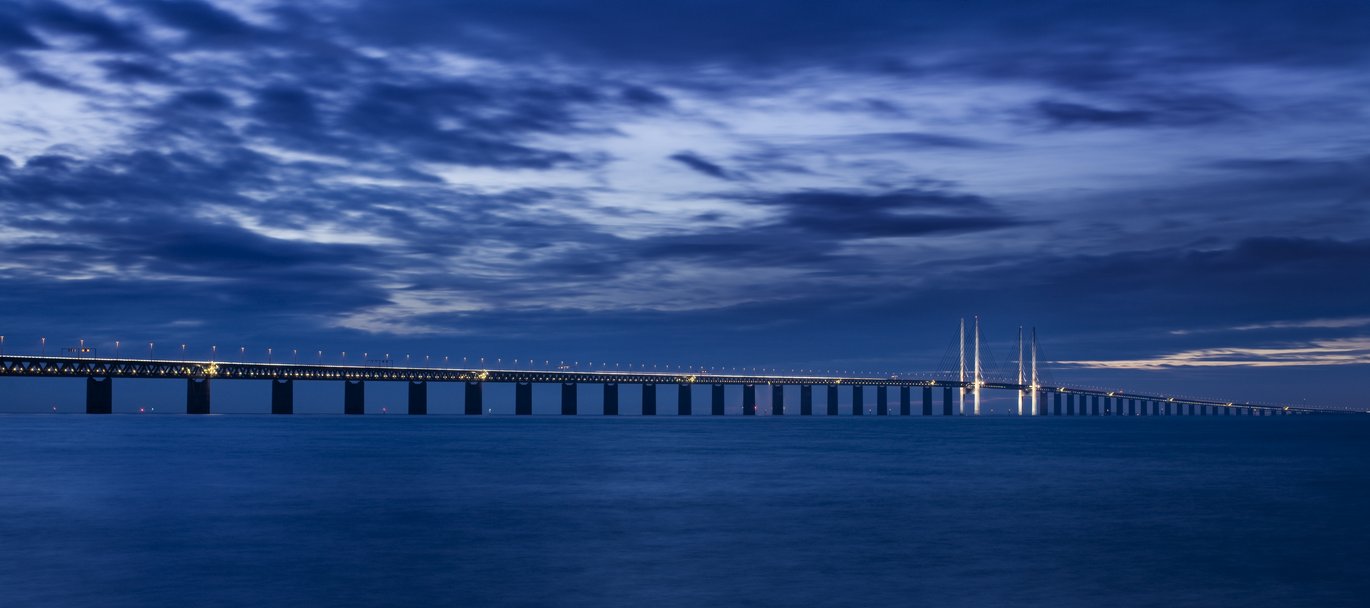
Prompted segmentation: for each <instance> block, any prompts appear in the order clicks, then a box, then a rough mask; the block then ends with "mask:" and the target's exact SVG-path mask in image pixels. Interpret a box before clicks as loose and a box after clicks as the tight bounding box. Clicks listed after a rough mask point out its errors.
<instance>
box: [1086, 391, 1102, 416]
mask: <svg viewBox="0 0 1370 608" xmlns="http://www.w3.org/2000/svg"><path fill="white" fill-rule="evenodd" d="M1102 399H1103V396H1102V395H1094V396H1092V397H1090V398H1089V415H1090V416H1098V415H1100V411H1099V401H1100V400H1102Z"/></svg>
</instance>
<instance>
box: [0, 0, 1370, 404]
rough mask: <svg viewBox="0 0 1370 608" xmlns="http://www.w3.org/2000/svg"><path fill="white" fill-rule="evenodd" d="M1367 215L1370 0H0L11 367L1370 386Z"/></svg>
mask: <svg viewBox="0 0 1370 608" xmlns="http://www.w3.org/2000/svg"><path fill="white" fill-rule="evenodd" d="M1367 212H1370V3H1366V2H1364V1H1352V0H1345V1H1343V0H1326V1H1318V0H1306V1H1301V2H1296V1H1274V2H1271V1H1259V0H1253V1H1249V2H1160V3H1158V2H1132V1H1109V2H1083V1H1052V0H1046V1H1041V2H1007V1H966V2H955V3H948V2H916V1H908V0H902V1H892V2H883V1H874V0H848V1H845V2H792V1H783V2H782V1H748V2H736V1H730V2H721V1H712V0H688V1H676V0H658V1H652V2H641V1H631V2H630V1H622V0H595V1H585V2H557V1H550V0H498V1H490V2H427V1H414V0H385V1H366V0H361V1H341V0H339V1H333V0H326V1H316V2H308V3H279V2H269V1H261V0H249V1H240V2H226V1H219V2H207V1H203V0H190V1H172V0H150V1H136V0H134V1H121V2H55V1H25V0H18V1H14V0H10V1H7V2H4V3H0V213H3V216H4V218H5V220H4V222H3V223H2V224H0V255H2V256H3V257H2V258H0V259H2V260H3V261H2V262H0V278H2V280H0V306H2V307H3V310H4V315H3V321H0V334H4V335H5V336H6V337H5V344H4V348H5V351H6V352H37V350H38V348H39V347H38V345H39V340H40V337H46V338H47V339H48V344H49V348H50V349H54V348H59V347H61V346H68V345H71V344H75V343H77V341H78V340H81V339H85V340H86V341H87V342H88V343H90V344H93V345H96V346H98V348H99V349H100V351H101V353H102V354H112V351H113V349H114V341H115V340H116V339H117V340H120V341H121V350H122V351H123V354H126V355H130V356H133V355H138V356H141V355H145V354H146V345H147V343H148V342H149V341H153V342H155V343H156V344H157V350H158V351H159V352H158V353H157V354H158V355H159V356H160V355H166V356H177V355H179V350H180V344H182V343H184V344H186V345H187V347H186V350H187V354H188V356H192V357H205V358H207V357H208V356H209V353H210V347H211V345H215V346H217V347H218V352H219V353H220V357H222V358H227V359H235V358H237V356H238V352H239V349H240V348H245V349H246V353H247V356H248V357H249V358H253V359H265V357H266V349H267V348H272V349H273V353H274V356H275V357H276V358H277V359H278V360H281V359H284V358H288V357H290V356H291V355H289V354H288V353H291V351H292V350H294V349H298V350H299V351H300V352H301V355H300V358H301V359H308V360H313V359H315V358H316V357H317V355H316V353H317V352H318V351H319V350H322V351H323V352H324V358H325V360H327V361H330V362H336V361H338V360H339V358H340V354H341V353H342V352H344V351H346V352H348V353H349V357H350V358H352V359H354V360H359V359H360V354H361V353H363V352H366V353H368V354H369V356H371V357H376V356H378V355H380V354H382V353H390V354H391V356H392V358H395V359H402V357H403V356H404V354H409V356H410V357H411V360H413V361H416V362H417V361H419V360H421V359H423V357H425V356H427V357H428V358H429V361H430V362H437V361H438V360H440V359H441V358H442V357H444V356H446V357H448V358H449V361H452V360H457V359H460V358H461V357H467V358H469V359H471V360H474V359H476V358H478V357H486V358H487V360H488V361H493V360H495V359H496V358H498V359H500V360H501V364H509V363H510V362H512V361H513V360H514V359H517V360H519V362H520V364H525V365H526V362H527V361H528V360H529V359H534V360H537V361H539V362H541V361H544V360H550V361H554V362H555V361H560V360H564V361H568V362H570V361H578V362H581V364H582V365H585V364H588V362H592V361H593V362H596V365H600V364H602V363H605V362H608V363H611V364H618V365H621V366H624V367H626V366H627V365H628V364H629V363H632V364H633V365H634V366H640V365H642V364H644V363H646V364H648V365H649V366H651V365H657V366H662V367H664V366H667V365H671V366H676V365H709V366H719V367H747V368H753V367H755V368H766V369H781V370H789V369H818V370H829V369H832V370H857V371H880V372H893V371H913V370H928V369H932V368H936V367H938V366H939V365H942V364H944V362H945V361H944V355H945V353H946V350H947V346H948V344H949V341H950V340H952V338H953V337H954V334H955V331H956V322H957V319H958V318H960V317H962V316H967V317H968V316H970V315H975V314H978V315H980V316H981V317H982V319H983V323H984V328H985V332H986V335H987V337H988V338H989V339H990V340H991V341H992V342H991V343H990V344H989V346H988V348H990V349H991V350H992V351H993V352H994V353H995V356H996V358H997V360H999V361H1000V362H1004V361H1005V360H1006V358H1007V357H1008V355H1009V353H1010V352H1011V351H1012V349H1013V346H1012V341H1013V339H1014V336H1015V333H1016V330H1017V327H1018V326H1019V325H1026V326H1036V327H1037V328H1038V331H1039V332H1040V335H1041V340H1042V343H1043V350H1044V357H1046V358H1048V359H1050V360H1051V363H1050V368H1051V374H1052V375H1053V377H1054V378H1056V379H1057V380H1060V381H1063V382H1072V383H1074V384H1081V385H1091V386H1106V387H1118V388H1127V389H1132V390H1158V391H1160V390H1164V391H1168V392H1171V393H1178V394H1184V395H1191V396H1196V397H1215V398H1225V399H1234V400H1252V401H1270V402H1275V401H1285V400H1288V401H1297V402H1300V403H1305V402H1306V403H1312V404H1328V405H1347V406H1350V405H1363V404H1364V403H1365V401H1366V398H1365V396H1364V395H1365V393H1364V388H1363V382H1359V383H1358V382H1357V380H1363V379H1364V378H1365V377H1366V376H1367V373H1370V215H1368V213H1367ZM67 384H69V385H70V387H68V388H62V389H60V390H63V391H67V390H69V391H71V394H72V395H77V396H79V394H80V393H79V391H80V389H81V388H82V387H80V386H77V385H78V384H79V382H76V381H69V382H68V383H67ZM67 384H64V385H63V386H67ZM174 384H175V386H170V385H169V386H168V387H166V388H165V391H166V392H167V394H168V395H183V391H184V387H183V386H182V385H181V384H180V383H174ZM222 384H227V383H222ZM54 386H56V385H53V384H50V383H41V382H39V383H34V382H29V381H25V380H22V379H10V380H5V381H3V382H2V383H0V390H3V391H6V392H9V393H11V394H12V395H20V396H21V397H20V399H21V400H22V396H23V395H38V394H43V391H50V390H59V389H54V388H53V387H54ZM129 386H130V387H132V386H133V384H130V385H129ZM333 388H336V387H333ZM130 390H134V389H132V388H131V389H130ZM136 390H143V389H141V388H140V389H136ZM147 390H154V389H147ZM155 390H157V391H161V390H163V389H155ZM216 390H218V389H217V388H216ZM224 390H225V392H224V393H223V394H224V395H238V396H237V397H224V398H225V399H232V398H241V399H244V400H245V399H248V397H246V396H242V395H246V393H243V392H242V391H241V390H239V389H228V388H225V389H224ZM253 390H255V389H253ZM311 390H312V389H311ZM320 390H324V389H320ZM327 390H329V391H332V390H333V389H327ZM178 391H179V393H178ZM233 391H238V393H234V392H233ZM340 391H341V389H337V391H336V392H338V393H339V395H340ZM240 393H241V394H240ZM329 394H331V393H329ZM176 398H177V399H179V398H182V397H176ZM217 398H218V397H217V396H216V399H217ZM173 401H174V400H173ZM338 401H339V403H340V402H341V397H340V396H339V397H338ZM0 407H6V408H8V409H17V408H18V406H0ZM259 409H260V408H259Z"/></svg>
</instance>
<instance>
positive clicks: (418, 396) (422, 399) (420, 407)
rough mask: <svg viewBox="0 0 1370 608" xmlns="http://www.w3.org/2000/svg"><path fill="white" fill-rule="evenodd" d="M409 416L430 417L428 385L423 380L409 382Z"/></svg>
mask: <svg viewBox="0 0 1370 608" xmlns="http://www.w3.org/2000/svg"><path fill="white" fill-rule="evenodd" d="M409 415H410V416H427V415H428V383H427V382H424V381H422V380H419V381H413V380H411V381H410V382H409Z"/></svg>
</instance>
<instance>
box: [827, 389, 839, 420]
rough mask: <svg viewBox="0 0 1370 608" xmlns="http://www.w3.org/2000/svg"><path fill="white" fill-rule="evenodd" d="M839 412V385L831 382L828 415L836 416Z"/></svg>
mask: <svg viewBox="0 0 1370 608" xmlns="http://www.w3.org/2000/svg"><path fill="white" fill-rule="evenodd" d="M837 413H838V412H837V385H836V384H829V385H828V415H829V416H836V415H837Z"/></svg>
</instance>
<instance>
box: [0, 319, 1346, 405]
mask: <svg viewBox="0 0 1370 608" xmlns="http://www.w3.org/2000/svg"><path fill="white" fill-rule="evenodd" d="M958 338H959V344H958V345H956V351H958V353H956V367H958V370H956V371H955V372H954V374H948V375H955V377H954V378H951V379H948V378H933V377H926V378H912V377H904V375H899V374H893V375H884V377H873V375H795V374H789V375H786V374H774V372H773V374H719V372H714V371H708V370H700V371H674V372H658V371H645V370H644V371H621V370H614V371H607V370H606V371H578V370H564V368H558V370H499V368H495V370H490V368H466V367H460V368H452V367H445V366H444V367H427V366H425V367H407V366H406V367H390V366H388V364H381V366H377V364H367V366H347V364H337V366H333V364H322V363H321V364H300V363H247V362H238V363H232V362H215V360H164V359H151V357H149V359H121V357H114V359H108V357H95V356H89V357H88V356H84V355H85V353H88V352H89V351H88V349H84V348H82V349H79V352H78V353H77V355H78V356H47V355H37V356H32V355H0V377H37V378H85V381H86V414H111V412H112V411H114V379H115V378H159V379H184V381H186V405H185V411H186V414H210V412H211V401H210V386H211V382H219V381H245V379H252V381H271V414H293V412H295V382H297V381H299V382H341V383H343V389H344V390H343V412H344V414H348V415H359V414H363V412H364V411H366V383H367V382H406V383H408V414H412V415H425V414H427V385H429V383H430V382H460V383H463V385H464V408H463V409H464V414H466V415H481V414H484V412H485V411H486V409H485V405H484V401H485V400H484V388H485V385H486V383H512V385H515V392H514V393H515V404H514V414H515V415H530V414H533V385H534V383H558V385H560V388H562V414H563V415H575V414H578V412H580V397H578V388H580V385H586V383H595V385H601V386H603V394H604V397H603V403H601V404H600V407H601V412H603V414H604V415H618V414H619V407H618V403H619V385H638V386H640V388H641V392H643V393H641V394H643V414H644V415H655V414H656V400H658V398H656V397H658V386H660V385H666V386H675V390H677V412H678V414H680V415H692V414H693V403H695V398H693V397H695V386H696V385H708V386H710V414H712V415H715V416H721V415H723V412H725V397H726V393H725V390H726V388H727V386H729V385H741V389H743V415H748V416H751V415H756V389H758V386H769V388H770V390H771V411H770V412H771V415H785V414H786V405H785V388H786V386H799V411H797V414H799V415H801V416H807V415H812V414H814V388H815V386H821V388H823V389H826V392H827V394H826V400H825V401H826V403H825V405H826V414H827V415H830V416H834V415H840V414H841V412H840V405H838V401H840V398H838V397H840V393H838V392H840V390H847V392H849V396H851V400H849V404H851V409H849V411H851V415H858V416H859V415H864V414H866V412H867V409H866V392H867V389H869V390H870V392H871V393H874V394H873V397H874V405H875V407H874V412H873V414H875V415H903V416H910V415H915V412H914V392H915V390H917V392H918V397H919V409H918V414H921V415H923V416H933V415H941V416H952V415H977V416H978V415H980V414H981V407H980V405H981V394H982V393H984V392H986V390H1008V392H1014V393H1015V394H1017V398H1018V409H1017V414H1018V415H1030V416H1077V415H1080V416H1137V415H1141V416H1147V415H1295V414H1348V411H1347V409H1330V408H1315V407H1297V405H1282V404H1251V403H1241V404H1237V403H1232V401H1214V400H1197V398H1184V397H1175V396H1167V394H1147V393H1129V392H1122V390H1100V389H1091V388H1077V386H1069V385H1051V383H1047V382H1043V379H1041V378H1040V375H1038V366H1037V352H1038V346H1037V333H1036V330H1032V335H1030V341H1029V342H1025V340H1023V331H1022V329H1021V327H1019V330H1018V355H1017V357H1015V360H1017V377H1015V378H1012V379H1010V381H991V379H988V378H986V374H985V370H984V363H982V357H981V333H980V319H978V318H975V319H974V326H973V335H971V346H970V352H969V353H967V341H966V323H964V320H962V322H960V327H959V330H958ZM1025 348H1028V349H1029V352H1028V355H1029V356H1030V359H1025ZM967 355H969V357H967ZM967 359H969V360H967ZM892 393H895V397H893V398H897V404H896V405H897V409H895V407H893V405H892V401H893V398H892ZM967 396H970V408H969V411H967V403H966V397H967Z"/></svg>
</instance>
